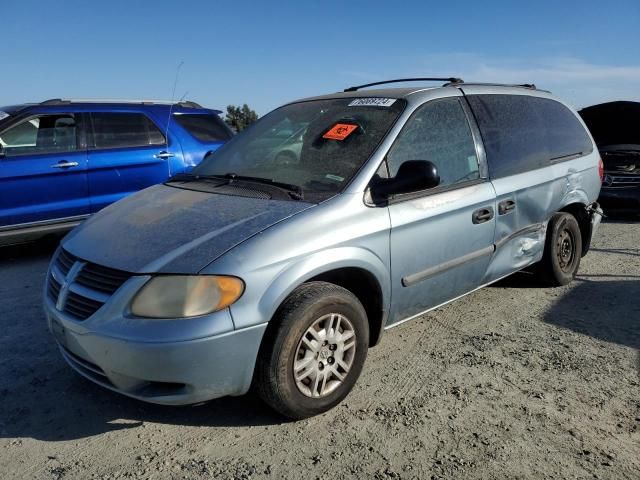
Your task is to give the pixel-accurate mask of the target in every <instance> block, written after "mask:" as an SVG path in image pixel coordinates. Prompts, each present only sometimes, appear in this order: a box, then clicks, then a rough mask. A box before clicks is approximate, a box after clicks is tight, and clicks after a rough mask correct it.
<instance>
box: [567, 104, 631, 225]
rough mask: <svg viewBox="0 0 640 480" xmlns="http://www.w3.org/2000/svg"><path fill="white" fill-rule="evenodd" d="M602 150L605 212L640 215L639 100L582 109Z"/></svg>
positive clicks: (581, 113) (601, 191)
mask: <svg viewBox="0 0 640 480" xmlns="http://www.w3.org/2000/svg"><path fill="white" fill-rule="evenodd" d="M579 113H580V115H581V116H582V118H583V120H584V122H585V123H586V124H587V126H588V127H589V130H590V131H591V135H592V136H593V139H594V140H595V142H596V145H597V146H598V149H599V150H600V155H601V156H602V161H603V163H604V173H605V175H604V179H603V181H602V190H600V198H599V201H600V204H601V205H602V208H603V209H604V210H605V212H618V213H632V214H640V102H608V103H601V104H599V105H593V106H591V107H587V108H584V109H582V110H580V112H579Z"/></svg>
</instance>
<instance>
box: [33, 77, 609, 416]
mask: <svg viewBox="0 0 640 480" xmlns="http://www.w3.org/2000/svg"><path fill="white" fill-rule="evenodd" d="M419 80H425V81H426V80H442V81H445V82H446V83H444V84H443V85H442V86H438V87H433V88H424V87H420V88H394V89H381V90H371V89H363V88H361V87H352V88H350V89H347V90H346V91H345V92H342V93H335V94H331V95H325V96H321V97H315V98H309V99H305V100H300V101H296V102H293V103H289V104H287V105H285V106H283V107H280V108H278V109H276V110H274V111H273V112H271V113H269V114H268V115H266V116H265V117H263V118H262V119H261V120H259V121H258V122H257V123H255V124H254V125H252V126H251V127H250V128H249V129H247V130H245V131H243V132H242V133H241V134H239V135H238V136H236V137H235V138H233V139H232V140H231V141H230V142H229V143H227V144H226V145H224V146H223V147H222V148H220V149H219V150H218V151H216V152H215V153H213V154H212V155H210V156H208V157H207V158H206V159H205V160H204V161H203V162H202V163H201V164H200V165H198V166H197V167H195V168H194V170H193V172H192V173H190V174H183V175H179V176H177V177H173V178H171V179H170V180H169V181H167V182H166V183H165V184H162V185H157V186H154V187H151V188H148V189H146V190H143V191H141V192H139V193H137V194H134V195H132V196H130V197H128V198H126V199H124V200H122V201H120V202H117V203H115V204H113V205H111V206H109V207H107V208H106V209H104V210H102V211H101V212H100V213H98V214H96V215H95V216H93V217H92V218H90V219H89V220H87V221H86V222H85V223H84V224H82V225H81V226H79V227H78V228H76V229H75V230H74V231H73V232H71V233H70V234H69V235H67V237H66V238H65V239H64V240H63V241H62V243H61V246H60V248H59V249H58V251H57V252H56V254H55V256H54V258H53V260H52V262H51V265H50V268H49V272H48V274H47V280H46V285H45V289H44V307H45V312H46V315H47V318H48V323H49V328H50V330H51V332H52V333H53V335H54V336H55V339H56V341H57V344H58V345H59V347H60V352H61V354H62V356H63V358H64V359H65V360H66V361H67V362H68V363H69V365H70V366H71V367H72V368H74V369H75V370H76V371H77V372H78V373H80V374H81V375H83V376H85V377H87V378H89V379H90V380H92V381H94V382H96V383H99V384H100V385H102V386H104V387H106V388H109V389H111V390H114V391H117V392H120V393H123V394H125V395H128V396H130V397H134V398H137V399H140V400H145V401H148V402H154V403H159V404H168V405H181V404H194V403H199V402H203V401H206V400H210V399H213V398H216V397H221V396H225V395H242V394H244V393H245V392H247V391H248V390H249V388H250V387H251V386H252V385H254V386H255V387H256V390H257V391H258V392H259V394H260V395H261V397H262V398H263V399H264V400H265V401H266V402H267V403H268V404H269V405H271V406H272V407H273V408H274V409H276V410H277V411H279V412H280V413H282V414H283V415H285V416H288V417H291V418H303V417H308V416H311V415H315V414H318V413H320V412H324V411H326V410H328V409H330V408H332V407H333V406H335V405H336V404H337V403H339V402H340V401H341V400H342V399H343V398H344V397H345V396H346V395H347V394H348V392H349V391H350V390H351V388H352V387H353V385H354V384H355V382H356V380H357V378H358V376H359V375H360V372H361V370H362V367H363V364H364V361H365V358H366V356H367V350H368V348H369V347H372V346H374V345H376V344H377V343H378V342H379V341H380V339H381V337H382V334H383V332H384V331H385V330H386V329H389V328H391V327H393V326H396V325H399V324H400V323H402V322H405V321H407V320H410V319H412V318H415V317H418V316H420V315H421V314H423V313H424V312H426V311H428V310H431V309H434V308H437V307H439V306H441V305H444V304H445V303H447V302H450V301H452V300H454V299H457V298H459V297H461V296H463V295H466V294H468V293H470V292H472V291H474V290H476V289H478V288H480V287H482V286H484V285H487V284H490V283H492V282H495V281H497V280H499V279H501V278H503V277H505V276H507V275H510V274H512V273H514V272H517V271H519V270H522V269H524V268H525V267H529V269H530V270H531V271H533V272H535V274H536V275H538V277H539V278H540V280H541V282H544V283H546V284H547V285H564V284H567V283H569V282H570V281H571V280H572V279H573V278H574V277H575V275H576V272H577V270H578V267H579V265H580V259H581V257H582V256H584V255H585V254H586V252H587V251H588V249H589V245H590V243H591V238H592V235H593V234H594V232H595V230H596V228H597V226H598V224H599V222H600V219H601V213H602V212H601V210H600V208H599V206H598V205H597V203H596V199H597V198H598V193H599V191H600V185H601V177H602V163H601V161H600V157H599V154H598V151H597V149H596V147H595V146H594V143H593V140H592V138H591V137H590V135H589V133H588V131H587V130H586V128H585V126H584V124H583V123H582V121H581V120H580V118H579V117H578V116H577V115H576V113H575V112H574V111H573V110H572V109H571V108H570V107H568V106H567V105H566V104H565V103H563V102H562V101H560V100H558V99H556V98H554V97H553V96H552V95H551V94H550V93H548V92H545V91H541V90H538V89H536V88H535V86H533V85H520V86H505V85H489V84H473V83H464V82H463V81H462V80H459V79H419ZM380 83H388V82H380ZM369 86H372V85H364V86H362V87H369ZM280 130H282V131H283V132H284V133H283V136H284V134H288V132H292V131H295V132H301V133H300V143H301V147H300V149H299V151H298V152H297V153H296V154H295V155H294V157H295V158H293V157H292V158H289V159H288V160H287V161H286V162H281V161H276V160H275V159H276V157H277V155H275V154H274V153H275V152H272V151H270V149H273V148H279V147H278V145H277V144H276V143H274V142H271V141H269V139H270V138H272V137H273V136H276V137H277V136H278V133H279V131H280Z"/></svg>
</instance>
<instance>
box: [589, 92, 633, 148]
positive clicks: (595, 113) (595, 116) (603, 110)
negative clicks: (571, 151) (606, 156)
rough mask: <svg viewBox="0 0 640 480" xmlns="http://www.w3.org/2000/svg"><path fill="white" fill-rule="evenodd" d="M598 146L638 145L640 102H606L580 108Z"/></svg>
mask: <svg viewBox="0 0 640 480" xmlns="http://www.w3.org/2000/svg"><path fill="white" fill-rule="evenodd" d="M578 113H580V116H581V117H582V119H583V120H584V123H586V124H587V127H589V131H590V132H591V135H593V139H594V140H595V141H596V144H597V145H598V147H605V146H607V145H634V144H635V145H640V128H638V123H639V122H640V102H608V103H601V104H599V105H592V106H591V107H586V108H583V109H582V110H580V112H578Z"/></svg>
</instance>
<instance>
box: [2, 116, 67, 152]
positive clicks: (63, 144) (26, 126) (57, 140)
mask: <svg viewBox="0 0 640 480" xmlns="http://www.w3.org/2000/svg"><path fill="white" fill-rule="evenodd" d="M0 145H1V146H2V151H3V152H4V155H5V156H6V157H15V156H19V155H34V154H46V153H60V152H73V151H75V150H77V149H78V142H77V125H76V121H75V118H74V116H73V115H72V114H57V115H39V116H37V117H32V118H29V119H27V120H25V121H23V122H20V123H18V124H17V125H14V126H12V127H10V128H8V129H7V130H5V131H4V132H2V133H0Z"/></svg>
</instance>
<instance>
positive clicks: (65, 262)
mask: <svg viewBox="0 0 640 480" xmlns="http://www.w3.org/2000/svg"><path fill="white" fill-rule="evenodd" d="M75 261H76V257H74V256H73V255H71V254H70V253H68V252H67V251H66V250H62V249H60V254H59V255H58V258H56V265H57V267H58V268H59V269H60V272H61V273H62V274H63V275H64V276H65V277H66V276H67V273H69V270H71V267H73V264H74V263H75Z"/></svg>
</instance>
